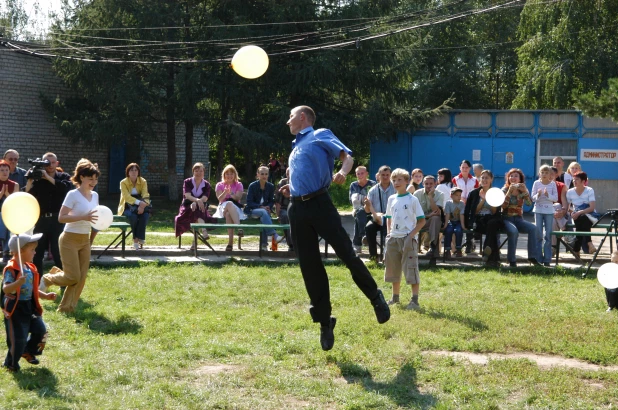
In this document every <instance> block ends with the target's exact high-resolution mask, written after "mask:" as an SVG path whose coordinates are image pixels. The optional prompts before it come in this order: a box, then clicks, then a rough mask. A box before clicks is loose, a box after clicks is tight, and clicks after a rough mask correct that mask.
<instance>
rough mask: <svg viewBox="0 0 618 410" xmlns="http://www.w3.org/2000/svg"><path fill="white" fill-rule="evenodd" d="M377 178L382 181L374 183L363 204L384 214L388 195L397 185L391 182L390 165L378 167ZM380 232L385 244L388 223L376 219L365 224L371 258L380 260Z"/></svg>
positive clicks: (367, 210)
mask: <svg viewBox="0 0 618 410" xmlns="http://www.w3.org/2000/svg"><path fill="white" fill-rule="evenodd" d="M376 180H378V181H379V182H380V183H379V184H377V185H374V186H373V187H372V188H371V189H370V190H369V192H368V193H367V198H365V201H364V203H363V205H364V206H365V212H367V213H370V212H371V207H373V209H374V210H375V211H376V212H378V213H380V214H381V215H384V214H385V213H386V205H387V204H388V197H389V196H391V195H394V194H395V187H394V186H393V183H392V182H391V168H390V167H389V166H388V165H382V166H381V167H380V169H378V173H377V174H376ZM378 232H380V233H381V235H382V236H381V238H380V239H381V241H382V242H381V244H382V246H384V242H383V241H384V239H385V237H386V224H382V225H380V224H378V223H376V221H375V220H373V219H372V220H371V221H369V222H367V225H365V237H366V238H367V247H368V248H369V258H371V259H373V260H375V261H376V262H377V260H378V242H377V236H378Z"/></svg>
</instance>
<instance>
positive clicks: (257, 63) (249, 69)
mask: <svg viewBox="0 0 618 410" xmlns="http://www.w3.org/2000/svg"><path fill="white" fill-rule="evenodd" d="M267 68H268V54H266V51H264V50H262V49H261V48H260V47H258V46H245V47H241V48H240V49H239V50H238V51H237V52H236V53H235V54H234V57H232V69H233V70H234V71H236V73H237V74H238V75H239V76H241V77H244V78H248V79H250V80H252V79H254V78H258V77H259V76H261V75H262V74H264V73H265V72H266V69H267Z"/></svg>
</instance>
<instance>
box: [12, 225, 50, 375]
mask: <svg viewBox="0 0 618 410" xmlns="http://www.w3.org/2000/svg"><path fill="white" fill-rule="evenodd" d="M41 236H43V235H42V234H35V235H28V234H25V233H22V234H20V235H19V237H18V236H17V235H14V236H12V237H11V239H9V249H10V251H11V253H12V254H13V257H12V258H11V259H10V260H9V262H8V264H7V265H6V267H5V268H4V272H3V275H2V311H3V313H4V326H5V329H6V344H7V347H8V352H7V354H6V358H5V359H4V364H3V366H4V367H5V368H7V369H8V370H9V371H12V372H17V371H19V369H20V367H19V360H20V359H21V358H22V357H23V358H24V359H26V361H27V362H28V363H30V364H39V359H37V358H36V356H39V355H41V354H42V353H43V349H44V348H45V342H46V340H47V328H46V326H45V323H44V322H43V318H42V316H43V308H42V307H41V304H40V302H39V299H47V300H55V299H56V294H55V293H53V292H51V293H47V292H45V291H42V290H40V289H39V272H38V271H37V269H36V266H35V265H34V264H33V263H32V260H33V258H34V254H35V252H36V247H37V241H38V240H39V239H41Z"/></svg>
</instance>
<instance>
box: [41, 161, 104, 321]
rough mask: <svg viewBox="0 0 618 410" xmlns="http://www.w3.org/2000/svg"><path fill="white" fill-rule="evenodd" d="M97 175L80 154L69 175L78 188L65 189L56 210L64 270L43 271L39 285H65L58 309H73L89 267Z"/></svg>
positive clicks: (43, 287)
mask: <svg viewBox="0 0 618 410" xmlns="http://www.w3.org/2000/svg"><path fill="white" fill-rule="evenodd" d="M99 175H101V172H100V171H99V169H98V168H97V167H96V165H95V164H93V163H92V162H90V161H89V160H87V159H85V158H82V159H81V160H80V161H79V162H78V163H77V167H76V168H75V172H74V173H73V176H72V177H71V181H73V183H74V184H75V186H77V187H78V188H77V189H74V190H72V191H69V193H68V194H67V195H66V197H65V198H64V202H63V203H62V208H60V213H59V214H58V222H60V223H62V224H66V225H65V226H64V232H62V234H61V235H60V239H59V241H58V243H59V248H60V258H61V259H62V266H63V268H64V272H63V271H56V272H55V273H48V274H45V275H43V280H42V281H41V285H40V288H41V290H42V291H44V292H46V291H47V287H49V286H52V285H56V286H65V287H66V288H65V290H64V294H63V295H62V301H61V302H60V305H59V306H58V311H59V312H62V313H72V312H74V311H75V308H76V307H77V302H78V301H79V297H80V295H81V294H82V290H83V289H84V285H85V284H86V277H87V276H88V269H89V268H90V244H91V243H90V231H91V230H92V225H91V222H96V221H97V215H96V210H95V208H96V207H97V206H98V205H99V194H97V193H96V192H95V191H94V187H95V186H96V185H97V182H98V181H99ZM52 271H53V270H52Z"/></svg>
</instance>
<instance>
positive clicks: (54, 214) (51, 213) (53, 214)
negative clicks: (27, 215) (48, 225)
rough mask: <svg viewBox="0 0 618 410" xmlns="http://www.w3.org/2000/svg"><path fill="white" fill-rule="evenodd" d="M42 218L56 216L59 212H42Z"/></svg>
mask: <svg viewBox="0 0 618 410" xmlns="http://www.w3.org/2000/svg"><path fill="white" fill-rule="evenodd" d="M41 217H42V218H54V217H56V218H57V217H58V212H45V213H44V214H41Z"/></svg>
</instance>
